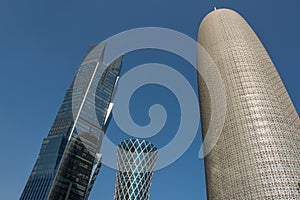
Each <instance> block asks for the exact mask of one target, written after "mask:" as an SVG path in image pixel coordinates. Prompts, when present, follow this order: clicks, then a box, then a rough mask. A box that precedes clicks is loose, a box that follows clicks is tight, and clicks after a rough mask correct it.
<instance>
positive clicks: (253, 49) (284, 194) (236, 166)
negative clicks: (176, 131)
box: [198, 9, 300, 199]
mask: <svg viewBox="0 0 300 200" xmlns="http://www.w3.org/2000/svg"><path fill="white" fill-rule="evenodd" d="M198 41H199V43H200V45H201V46H202V47H204V48H205V50H206V51H207V52H208V53H209V54H210V56H211V57H212V59H213V61H214V62H215V64H216V66H217V67H218V69H219V72H220V74H221V77H222V79H223V82H224V87H225V91H226V92H225V93H226V107H227V108H226V117H225V124H224V126H223V129H222V131H221V135H220V137H219V139H218V140H217V143H216V145H215V146H214V148H213V149H212V151H211V152H210V153H209V154H208V155H207V156H206V157H205V167H206V179H207V195H208V199H299V197H300V196H299V192H298V191H297V183H298V182H299V181H300V177H299V174H300V120H299V116H298V114H297V112H296V110H295V108H294V105H293V103H292V101H291V99H290V97H289V95H288V93H287V91H286V89H285V86H284V85H283V83H282V81H281V79H280V76H279V74H278V72H277V70H276V68H275V66H274V64H273V62H272V60H271V59H270V57H269V55H268V53H267V51H266V50H265V48H264V46H263V45H262V43H261V42H260V40H259V38H258V37H257V35H256V34H255V33H254V31H253V30H252V29H251V27H250V26H249V25H248V23H247V22H246V21H245V20H244V19H243V18H242V17H241V16H240V15H239V14H238V13H236V12H234V11H232V10H229V9H218V10H215V11H213V12H211V13H209V14H208V15H207V16H206V17H205V18H204V20H203V21H202V23H201V25H200V28H199V35H198ZM199 95H200V107H201V117H202V129H203V130H202V131H203V137H205V136H206V135H205V134H206V132H207V129H208V126H209V123H210V115H211V113H212V112H211V111H212V109H214V108H212V107H211V106H210V105H211V102H210V99H211V98H210V94H209V92H208V89H207V85H206V84H205V82H204V81H203V79H202V78H201V76H199Z"/></svg>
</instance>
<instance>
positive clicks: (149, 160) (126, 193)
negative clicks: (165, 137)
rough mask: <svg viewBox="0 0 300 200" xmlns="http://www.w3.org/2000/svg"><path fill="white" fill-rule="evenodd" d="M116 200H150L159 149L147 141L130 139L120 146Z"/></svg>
mask: <svg viewBox="0 0 300 200" xmlns="http://www.w3.org/2000/svg"><path fill="white" fill-rule="evenodd" d="M117 158H118V169H117V181H116V189H115V198H114V199H115V200H148V199H149V195H150V186H151V181H152V175H153V170H154V166H155V162H156V159H157V148H156V147H155V146H154V145H153V144H151V143H150V142H147V141H145V140H139V139H130V140H126V141H124V142H121V144H119V145H118V149H117Z"/></svg>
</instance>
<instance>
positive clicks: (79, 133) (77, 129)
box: [20, 43, 122, 200]
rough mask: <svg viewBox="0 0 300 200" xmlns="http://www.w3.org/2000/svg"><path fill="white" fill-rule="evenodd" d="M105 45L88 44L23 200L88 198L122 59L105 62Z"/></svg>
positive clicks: (99, 160) (45, 140) (97, 165)
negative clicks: (89, 45)
mask: <svg viewBox="0 0 300 200" xmlns="http://www.w3.org/2000/svg"><path fill="white" fill-rule="evenodd" d="M104 50H105V43H100V44H98V45H94V46H92V47H90V48H89V50H88V52H87V54H86V56H85V58H84V60H83V62H82V64H81V66H80V68H79V70H78V72H77V74H76V77H75V79H74V80H73V82H72V84H71V86H70V88H69V89H68V90H67V92H66V94H65V97H64V100H63V102H62V105H61V107H60V109H59V111H58V114H57V116H56V118H55V121H54V123H53V125H52V127H51V129H50V131H49V134H48V136H47V137H46V138H45V139H44V140H43V143H42V147H41V150H40V153H39V156H38V158H37V161H36V163H35V165H34V167H33V170H32V172H31V174H30V176H29V179H28V181H27V183H26V186H25V188H24V190H23V193H22V195H21V197H20V199H21V200H27V199H28V200H29V199H30V200H43V199H53V200H59V199H86V198H87V197H88V195H89V193H90V191H91V189H92V187H93V183H94V181H95V179H96V176H97V174H98V172H99V169H100V165H101V155H100V154H99V153H98V152H99V149H100V146H101V142H102V138H103V135H104V132H105V130H106V127H107V125H108V122H109V119H110V117H109V116H110V110H111V105H112V104H111V99H112V94H113V91H114V88H115V83H116V80H117V77H118V74H119V71H120V66H121V59H122V58H121V57H120V58H117V59H116V60H114V61H113V62H112V63H111V64H109V65H106V64H104V63H103V55H104Z"/></svg>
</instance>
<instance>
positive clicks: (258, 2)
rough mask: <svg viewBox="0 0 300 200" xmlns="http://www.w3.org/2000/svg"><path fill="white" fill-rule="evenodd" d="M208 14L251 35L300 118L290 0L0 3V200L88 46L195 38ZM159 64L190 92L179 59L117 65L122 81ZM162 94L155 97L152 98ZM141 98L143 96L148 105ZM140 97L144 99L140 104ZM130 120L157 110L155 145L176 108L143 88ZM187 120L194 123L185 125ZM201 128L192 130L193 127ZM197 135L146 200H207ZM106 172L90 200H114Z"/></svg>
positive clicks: (157, 177) (299, 25) (15, 193)
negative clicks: (237, 20) (222, 14)
mask: <svg viewBox="0 0 300 200" xmlns="http://www.w3.org/2000/svg"><path fill="white" fill-rule="evenodd" d="M213 6H216V7H218V8H220V7H227V8H231V9H234V10H236V11H238V12H239V13H240V14H241V15H242V16H243V17H244V18H245V19H246V20H247V21H248V22H249V24H250V25H251V26H252V28H253V29H254V30H255V32H256V33H257V34H258V36H259V37H260V39H261V40H262V42H263V44H264V45H265V47H266V49H267V50H268V52H269V54H270V56H271V58H272V59H273V61H274V63H275V65H276V67H277V70H278V71H279V73H280V75H281V77H282V79H283V82H284V83H285V85H286V88H287V90H288V92H289V94H290V96H291V98H292V100H293V102H294V104H295V106H296V108H297V111H298V113H299V110H300V101H299V99H300V88H299V85H300V84H299V83H300V81H299V73H300V67H299V63H298V58H299V52H300V51H299V46H300V40H299V35H300V12H299V7H300V1H298V0H286V1H279V0H242V1H241V0H223V1H222V0H215V1H212V0H193V1H191V0H186V1H182V0H181V1H179V0H172V1H167V0H128V1H124V0H120V1H116V0H85V1H83V0H72V1H71V0H60V1H58V0H51V1H43V0H27V1H22V0H2V1H1V2H0V67H1V73H0V87H1V90H0V91H1V96H0V97H1V98H0V123H1V127H2V129H1V132H0V134H1V136H2V137H1V140H0V152H1V165H0V199H5V200H11V199H12V200H13V199H17V198H19V196H20V194H21V192H22V190H23V188H24V186H25V184H26V181H27V179H28V176H29V174H30V172H31V170H32V167H33V165H34V162H35V160H36V158H37V155H38V152H39V149H40V146H41V142H42V139H43V138H44V137H46V136H47V134H48V131H49V129H50V127H51V125H52V123H53V120H54V118H55V115H56V113H57V111H58V108H59V106H60V104H61V101H62V99H63V96H64V93H65V91H66V90H67V88H68V87H69V85H70V83H71V81H72V79H73V77H74V75H75V73H76V71H77V69H78V66H79V65H80V63H81V61H82V59H83V56H84V54H85V52H86V50H87V48H88V46H89V45H90V44H93V43H96V42H100V41H102V40H104V39H106V38H107V37H109V36H112V35H114V34H116V33H119V32H121V31H125V30H128V29H131V28H137V27H146V26H155V27H164V28H170V29H174V30H177V31H180V32H182V33H185V34H187V35H188V36H190V37H192V38H194V39H197V32H198V27H199V24H200V22H201V20H202V19H203V17H204V16H205V15H206V14H207V13H208V12H210V11H212V9H213ZM148 62H158V63H164V64H168V65H169V66H172V67H174V68H175V69H176V70H178V71H180V73H182V74H183V75H184V76H185V77H186V78H187V79H188V80H189V81H190V83H191V85H192V86H193V87H194V88H195V89H196V73H195V71H194V70H193V68H192V67H191V66H189V65H188V64H187V63H186V62H185V61H184V60H182V59H180V58H178V57H176V56H174V55H171V54H168V53H166V52H161V51H150V50H148V51H137V52H133V53H130V54H128V55H126V56H125V58H124V63H123V69H122V72H121V75H122V74H124V73H125V72H126V71H128V70H129V69H131V68H132V67H134V66H136V65H139V64H143V63H148ZM161 91H163V95H160V96H158V95H155V94H157V93H158V92H161ZM147 95H148V96H147ZM145 97H146V98H145ZM131 103H132V113H133V114H132V115H133V118H134V119H135V120H136V121H137V123H139V124H147V122H148V120H149V119H148V118H147V111H148V110H147V108H149V105H151V104H153V103H160V104H162V105H165V108H166V110H167V112H168V116H171V117H168V121H167V124H166V127H165V128H164V129H163V130H162V131H161V133H159V134H158V135H157V136H155V137H153V138H150V140H151V141H154V142H155V141H156V142H157V141H159V142H157V145H158V146H159V147H160V146H163V145H165V144H167V143H168V141H170V139H172V137H174V134H175V133H176V128H178V123H179V121H180V111H179V108H178V102H177V101H176V98H175V96H174V95H172V93H171V92H169V91H168V90H167V89H166V88H163V87H159V86H157V85H148V86H145V87H143V88H141V89H140V90H138V91H137V92H136V94H135V95H134V96H133V99H132V102H131ZM191 120H193V119H191ZM199 128H200V127H199ZM107 135H108V137H109V138H110V139H111V140H112V141H114V142H115V143H119V142H120V141H121V140H122V139H125V138H128V136H126V135H125V134H122V133H121V131H120V130H119V129H118V127H117V126H116V124H115V123H114V121H112V123H111V124H110V127H109V129H108V132H107ZM200 145H201V131H200V129H199V131H198V135H197V137H196V138H195V140H194V142H193V144H192V145H191V146H190V148H189V149H188V151H186V152H185V154H184V155H183V156H182V157H181V158H180V159H179V160H177V161H176V162H175V163H173V164H172V165H170V166H169V167H167V168H164V169H162V170H159V171H156V172H155V174H154V177H153V182H152V187H151V197H150V199H151V200H160V199H172V200H182V199H188V200H194V199H206V192H205V174H204V166H203V160H200V159H198V151H199V148H200ZM114 187H115V171H114V170H113V169H110V168H108V167H106V166H103V167H102V169H101V172H100V173H99V176H98V179H97V182H96V184H95V186H94V189H93V191H92V194H91V198H90V199H92V200H93V199H104V200H109V199H113V195H114Z"/></svg>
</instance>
